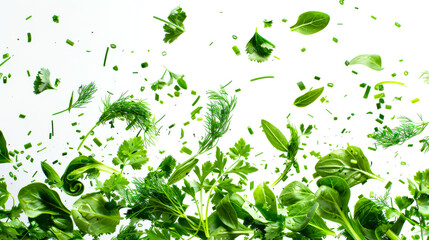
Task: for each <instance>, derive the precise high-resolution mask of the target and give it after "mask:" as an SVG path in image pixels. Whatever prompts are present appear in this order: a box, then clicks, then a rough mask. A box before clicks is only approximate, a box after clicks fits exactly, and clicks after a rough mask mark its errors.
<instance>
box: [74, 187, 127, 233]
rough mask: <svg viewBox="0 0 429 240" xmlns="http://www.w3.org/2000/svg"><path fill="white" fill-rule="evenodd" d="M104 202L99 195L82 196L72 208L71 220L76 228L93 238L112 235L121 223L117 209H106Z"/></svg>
mask: <svg viewBox="0 0 429 240" xmlns="http://www.w3.org/2000/svg"><path fill="white" fill-rule="evenodd" d="M106 203H107V202H106V200H104V198H103V195H101V193H89V194H85V195H82V196H81V197H80V198H79V199H78V200H77V201H76V202H75V203H74V204H73V208H72V211H71V213H72V216H73V220H74V222H75V223H76V225H77V226H78V228H79V229H80V230H81V231H83V232H85V233H88V234H91V235H93V236H98V235H100V234H104V233H113V232H115V230H116V226H117V225H118V224H119V222H120V221H121V219H122V218H121V216H120V215H119V209H118V208H115V209H112V210H109V209H107V208H106V207H105V206H106Z"/></svg>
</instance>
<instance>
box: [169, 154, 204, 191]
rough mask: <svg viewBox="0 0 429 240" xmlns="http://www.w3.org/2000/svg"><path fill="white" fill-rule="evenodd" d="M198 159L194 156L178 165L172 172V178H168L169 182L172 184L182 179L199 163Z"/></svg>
mask: <svg viewBox="0 0 429 240" xmlns="http://www.w3.org/2000/svg"><path fill="white" fill-rule="evenodd" d="M197 163H198V159H196V158H193V159H191V161H189V160H188V161H186V162H184V163H182V164H181V165H178V166H177V168H176V170H175V171H174V172H173V174H171V176H170V178H169V179H168V182H167V184H168V185H171V184H174V183H176V182H178V181H180V180H182V179H183V178H184V177H186V175H188V173H189V172H190V171H192V169H194V167H195V166H196V165H197Z"/></svg>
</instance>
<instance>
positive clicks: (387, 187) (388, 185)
mask: <svg viewBox="0 0 429 240" xmlns="http://www.w3.org/2000/svg"><path fill="white" fill-rule="evenodd" d="M391 186H392V182H391V181H389V182H388V183H387V184H386V186H384V188H385V189H389V188H390V187H391Z"/></svg>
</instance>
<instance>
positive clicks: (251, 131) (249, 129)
mask: <svg viewBox="0 0 429 240" xmlns="http://www.w3.org/2000/svg"><path fill="white" fill-rule="evenodd" d="M247 130H248V131H249V133H250V135H253V130H252V128H251V127H247Z"/></svg>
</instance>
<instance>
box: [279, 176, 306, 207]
mask: <svg viewBox="0 0 429 240" xmlns="http://www.w3.org/2000/svg"><path fill="white" fill-rule="evenodd" d="M313 198H314V193H313V192H312V191H311V190H310V189H309V188H308V187H307V186H306V185H305V184H303V183H302V182H299V181H293V182H291V183H289V184H288V185H287V186H286V187H285V188H283V190H282V192H281V193H280V196H279V201H280V204H281V205H283V206H290V205H293V204H296V203H298V202H301V201H309V200H311V199H313Z"/></svg>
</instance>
